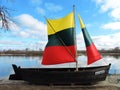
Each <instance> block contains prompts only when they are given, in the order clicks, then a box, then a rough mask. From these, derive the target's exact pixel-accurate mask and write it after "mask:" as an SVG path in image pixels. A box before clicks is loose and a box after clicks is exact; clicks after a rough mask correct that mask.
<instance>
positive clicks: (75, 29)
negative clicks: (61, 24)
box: [73, 5, 78, 71]
mask: <svg viewBox="0 0 120 90" xmlns="http://www.w3.org/2000/svg"><path fill="white" fill-rule="evenodd" d="M73 13H74V41H75V46H76V47H75V48H76V56H75V60H76V70H75V71H78V60H77V40H76V20H75V5H73Z"/></svg>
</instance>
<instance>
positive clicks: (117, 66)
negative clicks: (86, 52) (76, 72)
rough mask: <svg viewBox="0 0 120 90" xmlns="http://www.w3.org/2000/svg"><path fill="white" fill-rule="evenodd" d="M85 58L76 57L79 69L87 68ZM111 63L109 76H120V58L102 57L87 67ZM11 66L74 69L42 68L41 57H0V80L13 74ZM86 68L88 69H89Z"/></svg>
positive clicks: (70, 65) (60, 65)
mask: <svg viewBox="0 0 120 90" xmlns="http://www.w3.org/2000/svg"><path fill="white" fill-rule="evenodd" d="M86 63H87V61H86V56H79V57H78V64H79V67H86V66H87V64H86ZM109 63H111V64H112V66H111V69H110V72H109V73H110V74H120V57H117V58H116V57H113V56H104V57H103V59H102V60H99V61H97V62H95V63H94V64H91V65H89V66H97V65H106V64H109ZM12 64H16V65H18V66H21V67H26V68H29V67H33V68H34V67H40V68H42V67H46V68H49V67H75V64H74V63H70V64H59V65H50V66H43V65H41V57H25V56H0V80H1V79H8V77H9V75H10V74H12V73H14V71H13V69H12ZM89 66H88V67H89Z"/></svg>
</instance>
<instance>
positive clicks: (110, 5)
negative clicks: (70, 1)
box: [94, 0, 120, 20]
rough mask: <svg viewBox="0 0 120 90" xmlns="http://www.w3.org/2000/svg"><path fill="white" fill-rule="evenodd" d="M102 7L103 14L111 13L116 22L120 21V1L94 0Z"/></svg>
mask: <svg viewBox="0 0 120 90" xmlns="http://www.w3.org/2000/svg"><path fill="white" fill-rule="evenodd" d="M94 1H95V2H96V3H97V5H100V9H101V11H102V12H109V15H110V16H111V17H113V18H114V19H116V20H120V0H94Z"/></svg>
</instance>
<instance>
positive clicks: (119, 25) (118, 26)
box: [102, 22, 120, 30]
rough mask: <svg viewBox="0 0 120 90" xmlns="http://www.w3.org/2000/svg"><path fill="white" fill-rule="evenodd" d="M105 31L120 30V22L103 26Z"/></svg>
mask: <svg viewBox="0 0 120 90" xmlns="http://www.w3.org/2000/svg"><path fill="white" fill-rule="evenodd" d="M102 28H103V29H108V30H109V29H111V30H120V22H111V23H107V24H104V25H103V26H102Z"/></svg>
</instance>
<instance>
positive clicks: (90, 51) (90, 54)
mask: <svg viewBox="0 0 120 90" xmlns="http://www.w3.org/2000/svg"><path fill="white" fill-rule="evenodd" d="M79 21H80V26H81V29H82V33H83V37H84V40H85V45H86V53H87V58H88V62H87V64H88V65H89V64H92V63H94V62H95V61H98V60H99V59H101V55H100V53H99V52H98V50H97V48H96V46H95V45H94V43H93V41H92V39H91V37H90V35H89V33H88V32H87V30H86V27H85V25H84V23H83V21H82V19H81V17H80V15H79Z"/></svg>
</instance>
